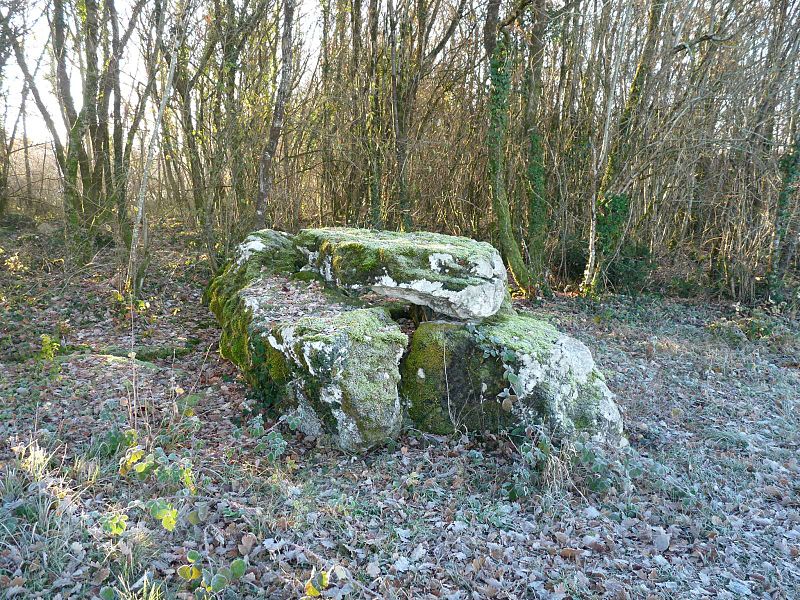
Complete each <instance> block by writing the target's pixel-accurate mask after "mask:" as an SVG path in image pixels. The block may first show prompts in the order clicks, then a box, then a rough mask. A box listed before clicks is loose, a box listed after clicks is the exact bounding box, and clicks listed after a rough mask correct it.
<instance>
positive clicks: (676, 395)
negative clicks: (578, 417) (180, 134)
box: [0, 226, 800, 600]
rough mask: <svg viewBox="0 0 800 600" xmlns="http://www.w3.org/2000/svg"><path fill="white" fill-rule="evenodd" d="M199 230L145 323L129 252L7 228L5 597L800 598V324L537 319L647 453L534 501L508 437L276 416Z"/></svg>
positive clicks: (1, 572)
mask: <svg viewBox="0 0 800 600" xmlns="http://www.w3.org/2000/svg"><path fill="white" fill-rule="evenodd" d="M180 231H181V229H180V228H178V227H177V226H174V227H173V228H169V227H165V228H163V229H162V230H160V231H159V233H158V236H157V238H158V239H156V240H154V248H155V249H154V251H153V252H154V255H153V264H152V265H151V267H150V270H149V273H150V275H149V280H148V281H147V283H146V287H145V297H146V302H143V303H142V304H140V305H139V306H137V307H135V310H134V318H133V326H132V322H131V311H130V309H129V307H127V306H126V304H125V301H124V299H122V298H121V297H120V296H119V295H117V294H116V292H115V289H116V288H115V280H114V272H115V270H114V257H113V255H111V254H110V253H109V254H103V253H101V254H100V255H98V257H96V259H95V261H94V262H93V263H92V264H90V265H88V266H87V267H85V268H82V269H81V270H77V271H69V272H65V269H64V267H63V263H62V262H61V261H59V260H58V258H57V257H58V256H59V249H58V247H57V246H55V245H54V244H53V243H51V242H48V241H47V240H48V239H49V238H50V237H52V234H49V235H47V234H44V233H42V234H37V231H36V230H35V229H28V230H24V229H23V230H20V229H16V230H12V229H8V228H6V229H0V248H2V250H0V597H3V598H47V599H59V598H91V597H102V598H112V597H117V598H142V599H144V598H147V599H150V600H154V599H156V598H190V597H194V594H193V592H192V591H191V590H192V588H196V587H197V586H198V583H199V581H200V580H202V579H203V575H202V572H203V571H205V573H206V575H205V582H206V583H207V584H208V586H209V587H212V578H213V577H212V576H213V575H216V576H217V577H216V578H214V583H213V588H214V591H213V592H209V597H212V596H214V597H230V598H245V597H267V598H300V597H302V596H303V595H304V594H308V595H311V596H313V595H315V594H316V593H317V588H319V589H320V590H321V591H322V596H323V597H334V598H345V597H346V598H387V599H388V598H409V599H410V598H414V599H424V598H447V599H467V598H476V599H477V598H787V599H788V598H798V597H800V500H799V499H798V498H799V497H800V496H799V494H800V464H799V463H798V459H800V358H799V357H800V322H798V320H797V319H796V317H791V316H789V315H786V314H780V311H778V310H777V309H776V308H774V307H773V308H771V309H767V308H763V307H762V309H760V310H754V309H751V308H746V307H738V306H735V305H730V304H710V303H708V302H703V301H700V300H696V301H686V300H681V301H678V300H670V299H663V298H656V297H652V296H642V297H638V298H626V297H612V298H610V299H608V300H606V301H604V302H602V303H600V304H588V303H582V302H579V301H577V300H576V299H574V298H566V297H556V298H555V299H553V300H549V301H546V302H544V303H539V304H536V305H534V306H527V307H523V306H520V308H523V309H525V310H530V311H531V312H532V313H534V314H536V315H539V316H541V317H542V318H545V319H548V320H550V321H552V322H553V323H554V324H556V325H557V326H558V327H560V328H561V329H562V330H564V331H567V332H569V333H570V334H572V335H574V336H576V337H577V338H579V339H581V340H582V341H584V342H585V343H586V344H588V345H589V346H590V348H591V349H592V351H593V352H594V354H595V357H596V359H597V362H598V363H599V365H600V367H601V368H602V369H603V370H604V372H605V373H606V376H607V380H608V384H609V387H610V388H611V389H612V390H613V391H614V392H615V393H616V394H617V395H618V401H619V403H620V405H621V406H622V407H623V409H624V415H625V424H626V430H627V434H628V437H629V440H630V447H629V448H628V449H626V450H621V451H613V452H611V451H609V452H608V453H607V454H604V455H587V454H586V453H585V452H583V453H582V452H579V451H577V452H571V451H570V450H569V449H563V450H562V451H560V452H559V453H558V454H557V455H553V456H551V457H550V458H549V462H548V470H547V473H548V475H547V477H545V478H544V479H545V481H542V482H541V485H540V487H537V488H536V489H535V490H534V493H532V494H531V495H529V496H527V497H524V498H522V499H519V500H517V501H514V502H512V501H510V500H509V499H508V493H507V487H508V483H509V482H510V481H512V480H513V478H514V477H515V474H516V476H517V477H519V476H520V473H521V468H522V467H520V460H519V457H518V454H517V453H516V452H515V450H514V448H513V447H512V446H511V444H509V443H508V442H505V441H504V440H478V439H471V438H468V437H466V436H454V437H436V436H429V435H424V434H422V433H419V432H415V431H408V432H406V433H405V434H404V436H403V437H402V438H401V439H400V440H399V441H398V442H397V444H396V445H395V446H394V447H391V448H388V449H384V450H381V451H374V452H371V453H368V454H366V455H364V456H345V455H343V454H341V453H339V452H337V451H335V450H332V449H330V448H325V447H319V446H317V445H316V444H314V443H312V441H310V440H308V439H304V438H303V437H302V436H301V435H299V434H293V433H292V432H291V431H289V430H288V429H284V426H283V424H278V425H275V428H274V429H272V433H271V434H270V433H269V430H270V428H271V427H272V424H267V425H268V426H267V428H266V430H264V429H262V428H261V427H259V426H258V425H257V423H256V422H254V421H252V417H251V416H247V415H248V414H250V413H249V412H248V411H250V410H252V408H253V406H252V402H250V401H248V398H247V389H246V387H245V386H244V385H243V384H242V383H241V382H240V380H239V379H238V377H237V372H236V369H235V368H234V367H233V366H232V365H231V364H230V363H228V362H227V361H225V360H223V359H221V358H220V357H219V355H218V353H217V351H216V348H217V342H218V336H219V330H218V328H217V326H216V323H215V322H214V320H213V318H212V316H211V314H210V313H209V312H208V310H207V309H206V308H205V307H204V306H203V305H202V303H201V295H202V291H203V286H204V284H205V282H206V281H207V278H208V271H207V267H206V263H205V262H204V261H203V260H202V258H201V257H200V254H199V252H198V251H196V250H195V249H193V248H192V243H191V241H190V239H189V238H188V237H186V236H184V235H182V234H181V233H180ZM132 332H133V334H134V335H135V342H134V343H133V349H134V350H135V351H136V353H137V354H136V359H132V358H130V357H129V356H128V353H129V352H131V349H132V341H131V333H132ZM42 336H45V337H42ZM276 432H280V435H278V434H277V433H276ZM282 440H285V442H286V444H287V445H286V447H285V448H284V447H283V446H282ZM139 447H141V449H142V450H143V452H144V454H145V455H147V454H150V453H152V454H153V460H152V462H150V463H149V465H148V466H147V467H146V468H144V469H143V470H142V471H141V472H139V473H138V476H137V472H136V470H135V469H134V470H132V471H131V472H129V473H126V474H125V475H122V474H121V472H125V470H126V465H133V464H134V463H135V462H136V460H134V459H135V458H137V457H136V456H134V454H135V453H136V451H137V448H139ZM138 458H140V459H141V457H138ZM146 462H147V460H144V461H142V460H140V461H139V464H144V463H146ZM593 490H594V491H593ZM240 559H241V560H240ZM242 568H243V569H242ZM195 569H196V570H195ZM322 572H325V573H326V574H328V577H327V581H324V582H323V581H322V579H323V577H322V576H321V573H322ZM198 575H199V577H197V576H198ZM308 582H310V584H308V585H307V583H308ZM199 589H200V590H202V589H203V588H202V587H201V588H199ZM217 590H219V591H217Z"/></svg>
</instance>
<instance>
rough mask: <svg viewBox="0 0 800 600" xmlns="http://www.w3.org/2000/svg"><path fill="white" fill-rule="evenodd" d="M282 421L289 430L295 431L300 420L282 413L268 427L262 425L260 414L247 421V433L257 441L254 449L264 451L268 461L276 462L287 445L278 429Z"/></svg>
mask: <svg viewBox="0 0 800 600" xmlns="http://www.w3.org/2000/svg"><path fill="white" fill-rule="evenodd" d="M282 423H286V424H287V425H288V427H289V429H290V430H291V431H295V430H297V428H298V427H299V425H300V420H299V418H298V417H296V416H294V415H292V416H287V415H283V416H281V418H280V419H278V421H277V422H276V423H275V424H274V425H273V426H272V427H270V428H269V429H266V428H265V427H264V420H263V418H262V417H261V416H260V415H256V416H254V417H253V418H251V419H250V420H249V421H248V422H247V434H248V435H249V436H250V437H252V438H254V439H256V440H257V441H258V443H257V444H256V448H255V449H256V451H258V452H266V454H267V458H268V459H269V460H270V462H277V461H278V459H279V458H280V457H281V456H283V454H284V453H285V452H286V448H287V446H288V443H287V442H286V440H285V439H284V437H283V435H282V434H281V432H280V431H279V430H278V426H279V425H281V424H282Z"/></svg>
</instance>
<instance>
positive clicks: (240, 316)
mask: <svg viewBox="0 0 800 600" xmlns="http://www.w3.org/2000/svg"><path fill="white" fill-rule="evenodd" d="M294 259H295V250H294V246H293V245H292V243H291V238H290V237H289V236H285V235H283V234H277V232H258V233H257V234H254V235H253V236H250V238H248V240H246V241H245V242H244V243H243V244H242V245H241V246H240V247H239V249H238V251H237V255H236V257H235V258H234V260H233V261H231V263H230V264H229V265H228V266H227V267H226V269H225V270H224V271H223V273H222V274H221V275H220V276H218V277H217V278H216V279H215V280H214V282H213V283H212V285H211V286H210V287H209V291H208V297H207V300H208V302H209V305H210V307H211V309H212V311H213V312H214V313H215V314H216V316H217V318H218V320H219V321H220V323H221V325H222V336H221V340H220V351H221V353H222V354H223V356H225V357H227V358H229V359H230V360H231V361H233V362H234V363H235V364H236V365H237V366H239V368H240V369H241V370H242V372H243V374H244V376H245V378H246V379H247V381H248V383H249V384H250V385H251V386H252V388H253V389H254V391H255V392H256V394H257V395H258V396H260V397H261V399H262V400H263V401H264V402H265V403H266V404H267V406H268V407H269V408H270V409H272V410H274V411H276V412H279V413H288V412H296V413H297V415H298V416H299V417H300V418H299V422H300V427H301V429H302V430H303V431H304V432H305V433H307V434H310V435H314V436H319V435H321V434H327V435H330V436H331V437H332V438H333V439H334V440H335V442H336V444H337V445H338V446H339V447H340V448H342V449H343V450H347V451H358V450H363V449H366V448H369V447H372V446H375V445H379V444H382V443H385V442H386V441H388V440H391V439H393V438H394V437H396V436H397V435H398V433H399V432H400V425H401V422H402V412H401V406H400V401H399V397H398V393H397V384H398V381H399V378H400V376H399V370H398V364H399V361H400V357H401V356H402V354H403V351H404V349H405V347H406V345H407V343H408V338H407V336H406V335H405V334H403V333H402V332H401V331H400V328H399V327H398V326H397V324H396V323H394V322H393V321H392V320H391V319H390V317H389V315H388V312H387V311H386V310H385V309H384V308H381V307H374V308H361V307H359V305H358V304H356V303H353V302H351V301H349V300H348V299H347V298H344V297H341V296H338V295H337V294H336V293H335V292H334V291H331V290H327V289H325V288H324V286H323V285H322V284H321V283H320V282H318V281H315V280H311V281H307V280H305V278H304V277H300V278H293V277H292V273H291V272H292V271H296V269H295V266H294V264H295V263H294ZM295 277H296V276H295Z"/></svg>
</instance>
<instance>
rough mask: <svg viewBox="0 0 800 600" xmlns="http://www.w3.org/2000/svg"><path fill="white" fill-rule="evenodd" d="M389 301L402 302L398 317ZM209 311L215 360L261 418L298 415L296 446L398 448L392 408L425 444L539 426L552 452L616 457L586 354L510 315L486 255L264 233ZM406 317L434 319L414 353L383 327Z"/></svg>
mask: <svg viewBox="0 0 800 600" xmlns="http://www.w3.org/2000/svg"><path fill="white" fill-rule="evenodd" d="M354 292H355V293H354ZM367 292H374V293H372V294H369V293H367ZM370 297H377V301H376V302H377V305H372V304H370ZM387 297H392V298H394V299H397V298H400V299H403V300H405V303H401V307H400V308H399V309H398V304H397V302H396V300H395V301H390V300H389V299H388V298H387ZM206 300H207V301H208V303H209V306H210V308H211V310H212V311H213V312H214V313H215V315H216V316H217V318H218V320H219V322H220V323H221V326H222V335H221V339H220V351H221V353H222V354H223V356H225V357H227V358H229V359H230V360H231V361H233V362H234V363H236V364H237V365H238V366H239V367H240V369H241V370H242V372H243V374H244V376H245V378H246V379H247V381H248V382H249V383H250V385H251V386H252V387H253V389H254V391H255V393H256V394H257V395H258V396H259V397H260V398H261V399H262V400H263V401H264V402H265V403H266V405H267V406H268V407H269V408H270V409H272V410H274V411H275V412H278V413H287V412H295V413H296V414H297V415H298V416H299V417H300V419H299V420H300V426H301V429H302V430H303V431H305V432H306V433H308V434H312V435H315V436H319V435H323V434H324V435H328V436H330V437H332V438H333V439H334V441H335V442H336V444H337V445H338V446H339V447H340V448H342V449H344V450H348V451H358V450H362V449H366V448H369V447H373V446H377V445H380V444H383V443H385V442H387V441H389V440H391V439H393V438H394V437H396V436H397V435H398V434H399V431H400V426H401V422H402V418H403V413H404V409H407V411H406V414H407V415H408V417H409V418H410V420H411V421H412V423H413V424H414V426H415V427H417V428H419V429H421V430H424V431H430V432H434V433H448V432H452V431H454V430H456V429H467V430H470V431H474V432H483V431H487V430H488V431H493V432H500V431H510V432H518V433H522V432H524V431H525V430H527V429H529V428H530V427H538V426H542V427H546V428H547V430H548V431H550V432H551V434H552V435H553V436H554V437H556V438H568V437H572V436H574V435H576V434H578V433H587V434H589V435H590V436H592V437H593V438H595V439H597V440H601V441H603V442H606V443H609V444H614V445H617V444H620V443H624V438H623V436H622V420H621V416H620V412H619V409H618V408H617V406H616V404H615V402H614V397H613V394H612V393H611V392H610V391H609V390H608V387H607V386H606V384H605V381H604V379H603V376H602V374H601V373H600V372H599V371H598V370H597V368H596V367H595V364H594V361H593V360H592V356H591V353H590V352H589V349H588V348H587V347H586V346H585V345H584V344H582V343H581V342H579V341H577V340H575V339H573V338H571V337H569V336H566V335H563V334H561V333H560V332H559V331H558V330H556V329H555V328H554V327H553V326H552V325H550V324H548V323H546V322H543V321H541V320H538V319H535V318H533V317H530V316H525V315H518V314H516V312H515V311H514V310H513V308H512V307H511V306H510V303H509V302H508V292H507V289H506V278H505V271H504V270H503V268H502V261H500V258H499V255H498V254H497V252H496V251H495V250H494V249H493V248H492V247H491V246H489V245H488V244H482V243H478V242H474V241H472V240H465V239H463V238H455V237H451V236H444V235H439V234H427V233H413V234H400V233H389V232H375V231H367V230H357V229H312V230H304V231H302V232H300V234H298V235H297V236H290V235H287V234H284V233H280V232H276V231H270V230H263V231H258V232H255V233H253V234H252V235H250V236H249V237H248V238H247V239H246V240H245V241H244V242H243V243H242V244H241V245H240V246H239V248H238V249H237V251H236V254H235V255H234V257H233V259H232V260H231V261H230V263H229V264H228V265H227V266H226V267H225V269H224V270H223V271H222V272H221V273H220V274H219V275H218V276H217V277H216V278H215V279H214V280H213V281H212V283H211V285H210V286H209V288H208V290H207V297H206ZM408 303H412V304H416V305H422V306H426V307H429V308H431V309H433V310H434V311H435V312H437V313H439V315H440V316H441V317H442V320H439V321H430V322H423V323H420V324H419V325H418V326H417V328H416V329H415V330H414V332H413V334H412V335H411V340H410V343H409V339H408V336H407V335H406V334H405V333H403V332H402V331H401V329H400V327H399V325H398V324H397V323H396V322H395V321H394V320H393V319H392V317H393V316H394V317H395V318H397V317H399V316H402V315H405V316H409V314H410V311H409V310H408ZM403 307H405V308H403ZM390 308H391V311H392V312H391V313H390ZM448 316H449V317H454V318H456V319H457V320H455V321H454V320H445V319H446V317H448ZM410 326H411V321H410V320H408V319H406V321H404V327H410Z"/></svg>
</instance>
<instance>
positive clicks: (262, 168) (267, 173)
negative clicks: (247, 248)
mask: <svg viewBox="0 0 800 600" xmlns="http://www.w3.org/2000/svg"><path fill="white" fill-rule="evenodd" d="M294 3H295V0H283V36H282V38H281V61H282V63H283V64H282V66H281V82H280V85H279V86H278V92H277V93H276V94H275V106H274V107H273V109H272V123H271V124H270V128H269V139H268V140H267V145H266V146H264V151H263V152H262V154H261V161H260V163H259V165H258V201H257V202H256V218H255V226H256V227H257V228H263V227H266V226H267V214H266V213H267V202H268V201H269V196H270V193H271V192H272V187H273V185H274V181H275V174H274V172H273V167H272V163H273V162H274V160H275V152H276V150H277V149H278V140H279V139H280V137H281V132H282V131H283V120H284V117H285V114H286V103H287V102H288V101H289V95H290V93H291V88H292V27H293V24H294Z"/></svg>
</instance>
